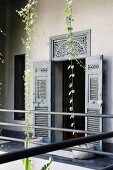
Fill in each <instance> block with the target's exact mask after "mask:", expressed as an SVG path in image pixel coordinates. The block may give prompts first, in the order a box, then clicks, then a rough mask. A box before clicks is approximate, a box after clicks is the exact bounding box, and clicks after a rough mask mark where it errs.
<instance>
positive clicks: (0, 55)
mask: <svg viewBox="0 0 113 170" xmlns="http://www.w3.org/2000/svg"><path fill="white" fill-rule="evenodd" d="M0 33H1V34H2V35H4V36H5V37H6V34H5V32H4V31H3V30H2V29H1V28H0ZM0 63H1V64H4V63H5V61H4V59H3V54H2V53H1V52H0ZM1 91H2V82H0V105H1Z"/></svg>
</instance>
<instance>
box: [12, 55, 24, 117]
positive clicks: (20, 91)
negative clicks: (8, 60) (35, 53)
mask: <svg viewBox="0 0 113 170" xmlns="http://www.w3.org/2000/svg"><path fill="white" fill-rule="evenodd" d="M14 66H15V72H14V74H15V75H14V78H15V79H14V109H15V110H24V109H25V106H24V103H25V102H24V79H23V76H24V71H25V55H16V56H15V58H14ZM14 120H25V114H24V113H14Z"/></svg>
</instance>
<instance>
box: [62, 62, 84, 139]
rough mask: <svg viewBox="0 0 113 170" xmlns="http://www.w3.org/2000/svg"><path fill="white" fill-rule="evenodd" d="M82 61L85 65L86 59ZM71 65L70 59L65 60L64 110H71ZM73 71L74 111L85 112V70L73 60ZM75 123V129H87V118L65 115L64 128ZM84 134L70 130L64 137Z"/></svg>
mask: <svg viewBox="0 0 113 170" xmlns="http://www.w3.org/2000/svg"><path fill="white" fill-rule="evenodd" d="M82 62H83V63H84V65H85V59H82ZM69 65H70V61H64V62H63V112H70V110H69V107H70V105H69V99H70V96H69V90H70V89H69V81H70V80H69V75H70V74H71V70H68V69H67V68H68V66H69ZM73 65H74V69H73V73H74V74H75V77H74V79H73V87H74V90H75V93H74V99H73V101H74V106H73V107H74V113H85V71H84V69H83V68H81V67H80V65H79V64H77V62H76V61H75V60H73ZM73 121H74V123H75V129H77V130H84V129H85V118H84V117H80V116H75V118H74V119H70V116H63V127H64V128H69V129H70V128H73V127H71V124H72V122H73ZM81 136H84V134H80V133H78V134H75V135H73V133H70V132H64V133H63V139H64V140H67V139H71V138H74V137H81Z"/></svg>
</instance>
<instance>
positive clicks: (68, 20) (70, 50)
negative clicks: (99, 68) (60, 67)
mask: <svg viewBox="0 0 113 170" xmlns="http://www.w3.org/2000/svg"><path fill="white" fill-rule="evenodd" d="M65 1H66V5H65V10H64V12H65V32H66V36H67V54H68V57H69V60H70V65H69V66H68V68H67V69H68V70H69V71H70V75H69V105H70V106H69V110H70V112H72V113H73V112H74V93H75V89H74V85H73V80H74V77H75V74H74V64H73V60H75V61H76V62H77V64H79V66H80V67H81V68H83V69H85V66H84V63H83V62H82V61H81V60H80V59H78V54H77V51H76V50H75V47H74V36H73V27H72V22H73V21H74V19H73V18H72V3H73V1H72V0H65ZM70 118H72V119H73V123H72V124H71V126H72V127H74V128H75V117H74V116H73V114H72V116H71V117H70Z"/></svg>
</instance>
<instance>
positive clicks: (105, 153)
mask: <svg viewBox="0 0 113 170" xmlns="http://www.w3.org/2000/svg"><path fill="white" fill-rule="evenodd" d="M65 150H68V151H69V150H77V151H82V152H89V153H95V154H98V155H106V156H113V153H110V152H104V151H96V150H89V149H87V148H86V149H84V148H78V147H70V148H67V149H65Z"/></svg>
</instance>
